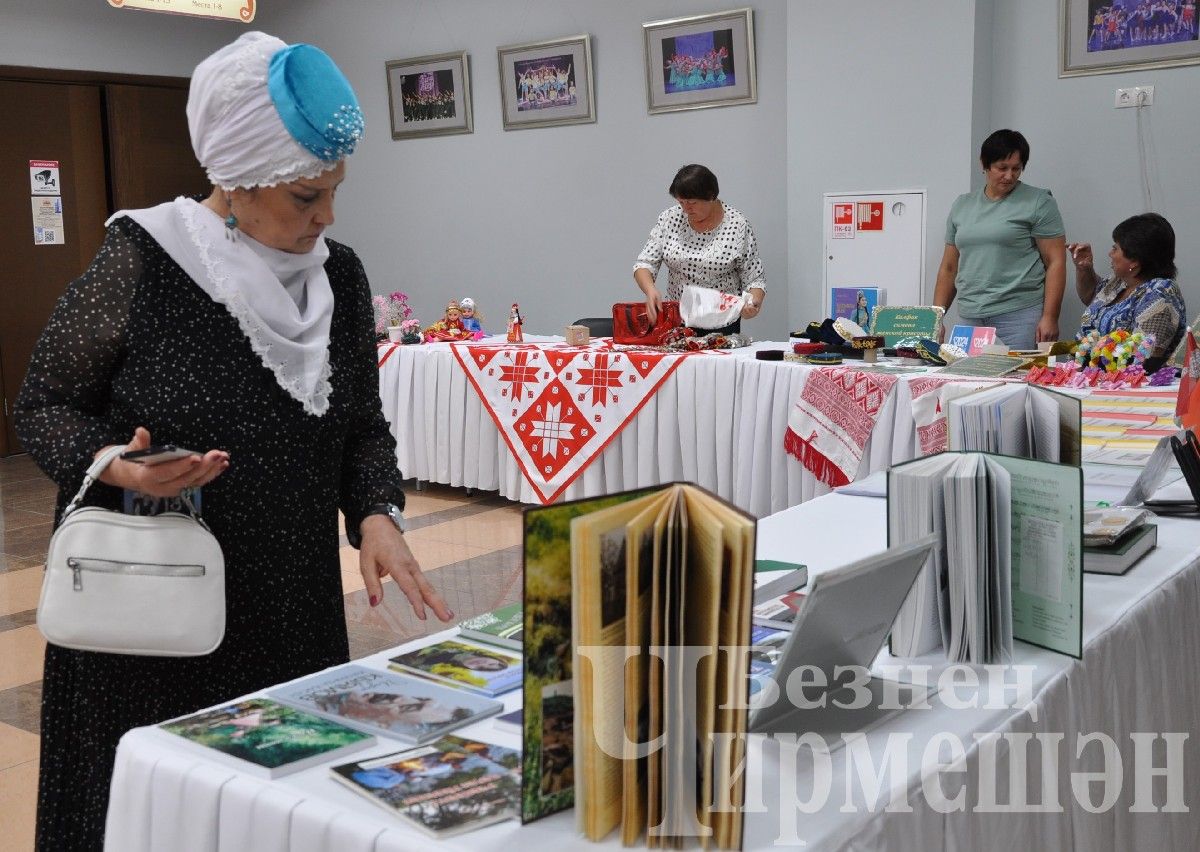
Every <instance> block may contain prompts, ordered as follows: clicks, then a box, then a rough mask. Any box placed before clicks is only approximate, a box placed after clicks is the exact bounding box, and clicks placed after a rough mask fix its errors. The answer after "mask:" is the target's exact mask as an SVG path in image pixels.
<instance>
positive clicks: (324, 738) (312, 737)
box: [159, 698, 375, 778]
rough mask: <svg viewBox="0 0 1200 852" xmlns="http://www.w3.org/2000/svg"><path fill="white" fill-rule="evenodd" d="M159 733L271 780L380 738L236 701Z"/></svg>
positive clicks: (260, 703)
mask: <svg viewBox="0 0 1200 852" xmlns="http://www.w3.org/2000/svg"><path fill="white" fill-rule="evenodd" d="M159 727H160V728H161V729H162V730H164V731H166V732H168V733H170V734H174V735H175V736H178V737H182V738H183V739H185V740H187V741H188V742H190V743H194V744H195V745H198V746H203V747H205V748H206V749H210V751H209V753H208V754H209V756H210V757H212V758H214V759H216V760H219V761H222V762H225V763H229V764H230V765H232V766H235V767H237V768H238V769H241V770H242V771H243V772H249V773H251V774H254V775H259V776H262V777H266V778H278V777H279V776H281V775H287V774H289V773H292V772H299V771H300V770H301V769H307V768H308V767H310V766H313V765H314V764H317V763H323V762H325V761H329V760H333V759H335V758H338V757H341V756H342V755H344V754H346V753H347V752H350V751H356V750H358V749H361V748H366V747H367V746H369V745H373V744H374V743H375V738H374V737H373V736H371V735H370V734H364V733H362V732H360V731H356V730H354V729H352V728H347V727H346V726H344V725H339V724H338V723H337V722H332V721H330V720H328V719H324V718H322V717H320V716H316V715H313V714H312V713H305V712H304V711H303V710H297V709H295V708H293V707H287V706H285V705H283V704H277V703H276V702H274V701H269V700H267V699H265V698H251V699H248V700H246V701H236V702H234V703H232V704H226V705H224V706H222V707H217V708H215V709H212V710H204V711H202V712H200V713H193V714H192V715H190V716H183V717H181V718H179V719H173V720H171V721H169V722H163V723H162V724H161V725H159Z"/></svg>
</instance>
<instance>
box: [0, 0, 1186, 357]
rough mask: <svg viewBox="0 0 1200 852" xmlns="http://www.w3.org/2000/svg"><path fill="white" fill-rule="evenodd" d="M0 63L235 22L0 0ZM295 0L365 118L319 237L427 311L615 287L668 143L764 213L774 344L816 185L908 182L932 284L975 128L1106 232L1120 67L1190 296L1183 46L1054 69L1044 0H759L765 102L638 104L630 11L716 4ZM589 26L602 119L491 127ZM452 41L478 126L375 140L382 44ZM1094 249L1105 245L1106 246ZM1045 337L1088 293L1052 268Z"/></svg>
mask: <svg viewBox="0 0 1200 852" xmlns="http://www.w3.org/2000/svg"><path fill="white" fill-rule="evenodd" d="M2 2H3V8H2V9H0V64H7V65H32V66H41V67H55V68H81V69H91V70H105V71H114V72H124V73H147V74H170V75H186V74H188V73H190V71H191V69H192V67H193V66H194V65H195V63H196V62H197V61H198V60H199V59H201V58H202V57H203V56H205V55H207V54H208V53H210V52H211V51H212V50H214V49H215V48H217V47H218V46H220V45H222V44H224V43H226V42H228V41H230V40H231V39H232V38H234V37H236V35H237V34H238V33H240V32H243V31H244V30H245V29H246V27H245V26H244V25H241V24H237V23H233V22H217V21H205V20H200V19H192V18H183V17H177V16H172V15H162V14H154V13H145V12H134V11H128V10H117V9H112V8H111V7H109V6H107V5H106V4H105V3H103V2H101V0H87V2H83V0H39V2H37V3H26V2H18V0H2ZM350 5H351V4H346V3H329V2H327V0H291V2H289V3H287V4H282V3H279V4H268V5H266V6H260V8H259V11H258V18H257V20H256V21H255V24H254V26H256V27H258V28H261V29H264V30H266V31H268V32H273V33H275V34H277V35H279V36H280V37H282V38H284V39H287V40H290V41H295V40H308V41H312V42H314V43H316V44H319V45H321V46H322V47H324V48H325V49H326V50H328V51H329V52H330V53H331V54H332V55H333V56H334V58H335V59H336V60H337V61H338V63H339V64H340V65H341V66H342V67H343V68H344V69H345V71H346V73H347V75H348V76H349V77H350V78H351V81H352V82H353V83H354V85H355V87H356V89H357V90H358V92H359V95H360V97H361V99H362V102H363V106H364V108H365V110H366V112H367V122H368V126H367V137H366V140H365V141H364V143H363V144H362V146H361V147H360V149H359V153H357V154H356V155H355V156H354V158H353V160H352V161H351V170H350V179H349V181H348V183H347V185H346V188H345V189H344V191H343V193H342V194H341V196H340V200H339V221H338V224H337V225H336V226H335V228H334V230H333V232H332V233H333V235H334V236H335V237H337V238H339V239H342V240H345V241H346V242H348V243H349V244H351V245H353V246H354V247H355V248H357V249H358V250H359V252H360V254H361V255H362V256H363V259H364V262H365V263H366V265H367V270H368V272H369V273H370V274H371V276H372V283H373V287H374V289H375V290H376V291H377V292H381V291H385V290H390V289H393V288H396V287H403V288H406V289H408V290H410V291H411V292H412V293H413V294H414V296H415V302H416V305H417V307H418V309H419V311H420V316H421V318H422V319H424V320H432V319H434V318H435V317H436V315H437V314H438V312H439V310H440V306H441V304H442V303H443V302H444V300H445V298H447V297H449V296H460V297H461V296H463V295H472V296H474V297H475V298H476V299H477V300H478V301H479V302H480V304H481V305H482V307H483V309H484V312H485V314H486V315H487V316H488V318H489V323H490V325H491V326H492V327H493V328H495V327H499V326H500V325H501V323H502V320H503V318H504V314H505V307H506V306H507V304H508V303H509V302H511V301H513V300H516V301H519V302H521V304H522V307H523V309H524V311H525V313H526V314H527V315H528V316H529V320H530V328H531V329H532V330H534V331H555V330H557V329H558V328H560V327H561V326H562V325H563V324H565V323H566V322H568V321H570V320H572V319H575V318H576V317H578V316H583V315H591V314H603V313H605V312H606V311H607V308H608V306H609V304H611V303H612V302H613V301H616V300H618V299H633V298H635V296H636V290H635V289H634V287H633V283H632V279H631V274H630V267H631V265H632V262H633V258H634V256H635V255H636V253H637V251H638V249H639V248H640V247H641V244H642V241H643V240H644V239H645V235H646V232H647V231H648V230H649V228H650V225H651V223H652V222H653V220H654V217H655V215H656V214H657V213H658V211H659V210H661V209H662V208H663V207H665V206H666V205H667V204H668V203H669V202H670V199H669V198H668V197H667V194H666V186H667V184H668V183H669V181H670V178H671V175H672V174H673V173H674V170H675V169H676V168H677V167H678V166H679V165H681V164H683V163H685V162H693V161H697V162H703V163H707V164H708V165H710V166H711V167H712V168H713V169H714V170H715V171H716V173H717V175H718V176H719V177H720V179H721V184H722V197H723V198H725V199H726V200H727V201H728V202H729V203H731V204H733V205H734V206H737V207H739V208H741V209H742V210H743V211H744V212H745V213H746V214H747V215H748V216H749V217H750V220H751V222H752V223H753V224H754V226H755V228H756V230H757V231H758V235H759V241H760V244H761V246H762V249H763V254H764V261H765V262H766V267H767V275H768V281H769V283H770V284H771V285H772V286H771V291H770V296H769V299H770V301H769V303H768V310H767V311H766V312H765V313H764V314H763V316H762V317H761V318H760V319H757V320H754V321H753V322H751V323H749V324H748V330H749V331H750V332H751V333H752V334H754V335H755V336H757V337H759V338H776V339H778V338H780V337H782V336H783V335H784V334H785V333H786V331H787V330H788V329H789V328H792V327H795V326H796V325H799V324H800V323H802V322H807V321H808V320H810V319H813V318H816V317H818V316H820V315H821V314H822V312H823V310H824V305H823V298H822V295H821V292H820V281H821V249H822V247H821V222H820V209H821V194H822V193H823V192H826V191H830V190H844V189H850V190H860V189H887V188H910V187H926V188H927V189H928V191H929V209H928V217H927V218H928V239H927V247H926V267H927V270H926V277H927V279H928V282H927V283H928V285H929V286H932V281H933V276H934V274H935V271H936V265H937V261H938V260H939V258H940V256H941V251H942V234H943V227H944V222H945V217H946V213H947V212H948V210H949V206H950V204H951V202H952V201H953V200H954V197H955V196H956V195H958V194H959V193H961V192H965V191H967V190H968V189H970V188H971V187H972V185H976V186H977V185H978V182H979V177H978V174H979V170H978V167H977V165H976V154H977V151H978V147H979V142H980V141H981V139H982V137H983V136H984V135H986V133H987V132H989V131H990V130H993V129H995V128H997V127H1006V126H1007V127H1014V128H1017V129H1019V130H1021V131H1022V132H1023V133H1025V134H1026V136H1028V138H1029V140H1030V143H1031V145H1032V149H1033V151H1032V159H1031V162H1030V167H1029V170H1028V171H1027V173H1026V179H1027V180H1028V181H1029V182H1030V183H1033V184H1035V185H1039V186H1047V187H1050V188H1051V189H1052V190H1053V191H1054V194H1055V197H1056V198H1057V199H1058V201H1059V205H1060V207H1061V208H1062V211H1063V217H1064V219H1065V221H1066V224H1067V231H1068V238H1070V239H1081V240H1088V241H1091V242H1093V243H1095V244H1096V245H1097V246H1099V247H1100V249H1101V251H1103V250H1104V249H1105V248H1106V247H1107V245H1108V241H1109V235H1110V233H1111V230H1112V227H1113V225H1114V224H1116V223H1117V222H1118V221H1119V220H1120V219H1122V218H1124V217H1126V216H1128V215H1131V214H1133V213H1135V212H1139V211H1141V210H1143V209H1145V207H1146V202H1145V201H1144V200H1143V196H1142V190H1141V188H1140V184H1139V177H1138V172H1139V169H1138V161H1137V147H1136V143H1137V125H1136V119H1137V115H1136V110H1131V109H1130V110H1119V111H1118V110H1114V109H1113V108H1112V96H1113V89H1114V88H1116V87H1117V86H1127V85H1135V84H1142V83H1145V84H1152V85H1154V86H1155V87H1156V92H1155V96H1156V102H1155V104H1154V106H1152V107H1150V108H1148V109H1147V110H1144V111H1143V116H1142V117H1143V120H1144V122H1145V124H1146V128H1147V132H1148V138H1149V143H1150V156H1151V168H1152V176H1153V179H1152V190H1153V195H1154V201H1153V207H1154V208H1155V209H1157V210H1158V211H1159V212H1161V213H1163V214H1164V215H1165V216H1167V218H1168V219H1170V220H1171V221H1172V222H1173V224H1174V225H1175V227H1176V231H1177V234H1178V236H1179V251H1178V259H1177V260H1178V265H1179V267H1180V270H1181V275H1180V279H1181V283H1182V286H1183V289H1184V295H1185V297H1187V298H1188V301H1189V304H1190V308H1189V310H1190V312H1191V313H1192V315H1196V314H1197V313H1200V288H1197V286H1196V285H1195V281H1196V279H1197V274H1198V270H1200V246H1198V245H1197V243H1196V240H1195V238H1194V237H1195V233H1196V231H1195V225H1194V223H1195V221H1196V220H1197V219H1198V218H1200V215H1198V214H1200V209H1198V208H1200V200H1198V199H1200V170H1197V168H1196V167H1195V165H1194V159H1195V140H1196V139H1200V108H1198V107H1197V103H1200V98H1198V97H1197V95H1200V66H1197V67H1189V68H1176V69H1169V70H1164V71H1156V72H1141V73H1123V74H1112V75H1096V76H1089V77H1079V78H1070V79H1059V78H1058V76H1057V73H1058V41H1057V39H1058V23H1057V17H1058V12H1057V8H1058V4H1056V3H1052V2H1047V0H905V2H903V3H897V2H894V0H860V2H859V3H857V4H855V11H854V13H853V14H848V13H847V12H846V10H845V8H844V6H843V5H842V4H836V3H834V4H830V3H812V2H804V3H801V2H797V0H793V2H792V3H786V2H784V0H764V2H759V3H756V4H755V7H754V8H755V32H756V37H757V43H758V80H759V102H758V103H757V104H755V105H752V106H740V107H730V108H724V109H708V110H697V111H695V112H691V113H677V114H669V115H659V116H649V115H647V114H646V108H645V93H644V92H645V89H644V86H645V83H644V71H643V68H642V66H643V58H642V41H641V24H642V23H643V22H644V21H647V20H656V19H660V18H667V17H671V16H678V15H685V14H696V13H700V12H705V11H717V10H720V9H725V8H730V6H731V5H733V4H728V3H724V2H719V0H709V5H707V6H700V7H697V5H696V0H655V1H654V2H648V3H642V2H636V0H611V2H604V3H601V2H591V1H590V0H563V2H561V3H559V2H554V0H437V2H419V0H355V2H354V3H353V4H352V7H353V13H352V14H351V12H350V11H349V7H350ZM579 32H588V33H590V34H591V35H592V38H593V50H594V60H595V74H596V96H597V113H598V122H597V123H596V124H592V125H579V126H574V127H563V128H550V129H543V130H522V131H512V132H505V131H503V130H502V129H501V123H500V107H499V91H498V81H497V76H498V75H497V68H496V60H495V49H496V47H497V46H498V45H502V44H511V43H515V42H522V41H534V40H538V39H545V38H552V37H555V36H563V35H570V34H575V33H579ZM461 49H466V50H467V51H468V52H469V53H470V54H471V60H472V74H471V76H472V79H471V83H472V89H473V94H474V97H473V100H474V108H475V128H476V129H475V133H474V134H471V135H463V136H451V137H443V138H435V139H416V140H406V141H400V142H395V141H392V139H391V135H390V132H389V128H388V118H387V116H388V108H387V86H386V80H385V77H384V67H383V63H384V62H385V61H386V60H388V59H396V58H403V57H406V56H416V55H421V54H425V53H435V52H442V51H450V50H461ZM1101 266H1103V263H1102V264H1101ZM1067 291H1068V292H1067V296H1066V299H1065V300H1064V309H1063V322H1062V327H1063V330H1064V332H1067V331H1069V330H1071V329H1072V328H1074V327H1075V325H1076V324H1077V319H1078V315H1079V313H1080V311H1081V309H1082V306H1081V305H1080V304H1079V302H1078V299H1077V297H1076V296H1075V295H1074V288H1073V276H1068V287H1067Z"/></svg>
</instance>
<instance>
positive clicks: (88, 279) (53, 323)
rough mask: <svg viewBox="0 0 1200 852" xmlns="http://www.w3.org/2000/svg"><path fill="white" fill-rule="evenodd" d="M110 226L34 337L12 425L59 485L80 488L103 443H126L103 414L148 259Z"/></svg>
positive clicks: (118, 227)
mask: <svg viewBox="0 0 1200 852" xmlns="http://www.w3.org/2000/svg"><path fill="white" fill-rule="evenodd" d="M125 225H126V220H118V221H117V222H116V223H114V224H113V225H111V226H110V227H109V229H108V233H107V235H106V236H105V239H104V244H103V245H102V246H101V247H100V251H99V252H98V253H97V254H96V257H95V258H94V259H93V260H92V263H91V265H90V266H89V267H88V268H87V270H86V271H85V272H84V273H83V275H82V276H80V277H79V278H78V279H76V280H75V281H72V282H71V283H70V284H69V285H68V286H67V290H66V292H65V293H64V294H63V296H62V298H60V299H59V300H58V304H57V305H56V306H55V308H54V312H53V313H52V314H51V316H50V321H49V323H47V324H46V328H45V329H44V330H43V331H42V335H41V337H39V338H38V342H37V345H36V346H35V347H34V350H33V357H32V358H31V359H30V362H29V371H28V373H26V375H25V382H24V384H23V385H22V386H21V391H20V394H19V395H18V396H17V402H16V411H15V416H14V426H15V428H16V432H17V435H18V437H20V439H21V442H22V443H23V444H24V445H25V449H27V450H28V451H29V452H30V454H32V456H33V458H34V460H35V461H36V462H37V464H38V466H39V467H40V468H41V469H42V470H43V471H45V473H46V474H47V475H48V476H49V477H50V478H51V479H53V480H54V481H55V483H57V484H58V486H59V488H60V489H63V490H64V491H67V492H70V491H74V490H77V489H78V488H79V486H80V485H81V484H82V482H83V474H84V472H85V471H86V470H87V468H88V466H89V465H90V464H91V463H92V457H93V456H94V455H95V453H96V451H97V450H99V449H100V448H101V447H104V446H107V445H109V444H123V443H125V442H127V441H128V440H129V438H130V436H129V435H127V434H123V433H118V432H117V430H116V428H115V427H114V426H113V424H112V423H111V422H110V421H109V419H108V412H109V409H110V395H111V387H112V378H113V375H114V373H115V372H116V370H117V369H118V367H119V366H120V363H121V360H122V358H123V357H124V351H125V332H126V326H127V324H128V319H129V308H130V304H131V302H132V299H133V293H134V290H135V289H136V286H137V282H138V280H139V278H140V277H141V275H142V271H143V269H144V266H145V263H144V259H143V257H142V255H141V252H140V250H139V249H138V248H137V247H136V246H135V245H134V244H133V242H132V241H131V240H130V238H129V236H128V233H127V232H126V230H125Z"/></svg>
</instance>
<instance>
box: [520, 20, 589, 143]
mask: <svg viewBox="0 0 1200 852" xmlns="http://www.w3.org/2000/svg"><path fill="white" fill-rule="evenodd" d="M496 56H497V58H498V59H499V61H500V103H501V107H502V115H503V118H504V129H505V130H520V129H522V128H526V127H554V126H556V125H559V124H587V123H589V122H594V121H595V120H596V97H595V93H594V90H593V86H592V37H591V36H589V35H586V34H585V35H577V36H568V37H566V38H556V39H552V40H550V41H539V42H533V43H531V44H513V45H509V46H508V47H501V48H497V50H496Z"/></svg>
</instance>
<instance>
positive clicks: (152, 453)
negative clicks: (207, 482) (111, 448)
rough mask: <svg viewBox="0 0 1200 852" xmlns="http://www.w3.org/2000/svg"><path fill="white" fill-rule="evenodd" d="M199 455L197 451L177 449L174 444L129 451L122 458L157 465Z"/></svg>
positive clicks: (122, 454)
mask: <svg viewBox="0 0 1200 852" xmlns="http://www.w3.org/2000/svg"><path fill="white" fill-rule="evenodd" d="M198 455H200V453H198V452H196V451H195V450H185V449H184V448H183V447H177V446H175V445H174V444H158V445H156V446H153V447H147V448H146V449H144V450H129V451H128V452H124V453H121V458H122V459H124V460H125V461H131V462H135V463H137V464H147V465H155V464H162V463H163V462H169V461H175V460H176V459H183V458H187V457H188V456H198Z"/></svg>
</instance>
